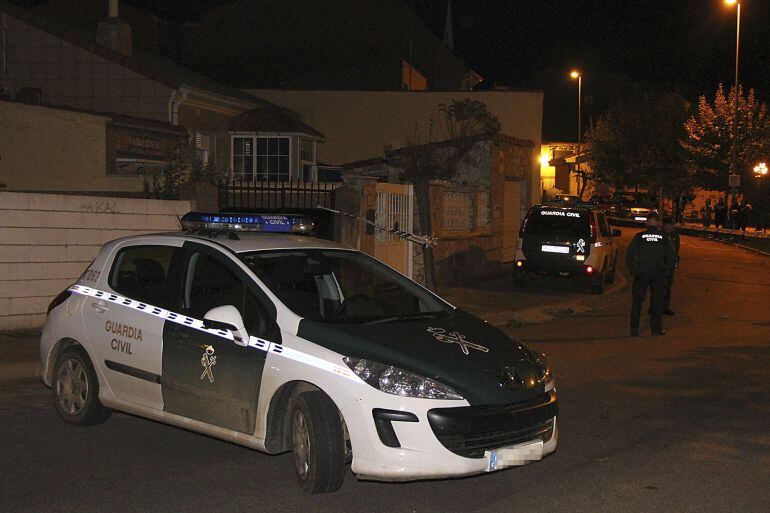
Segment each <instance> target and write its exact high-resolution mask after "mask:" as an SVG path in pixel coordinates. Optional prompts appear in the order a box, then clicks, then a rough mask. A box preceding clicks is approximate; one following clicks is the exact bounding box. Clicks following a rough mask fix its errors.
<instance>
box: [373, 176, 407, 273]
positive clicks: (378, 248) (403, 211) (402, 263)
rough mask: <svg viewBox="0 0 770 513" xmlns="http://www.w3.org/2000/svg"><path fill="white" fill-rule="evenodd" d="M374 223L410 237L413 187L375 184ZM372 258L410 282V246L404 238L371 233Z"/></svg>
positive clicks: (384, 233) (378, 231)
mask: <svg viewBox="0 0 770 513" xmlns="http://www.w3.org/2000/svg"><path fill="white" fill-rule="evenodd" d="M375 223H377V225H379V226H384V227H387V228H390V229H395V230H401V231H405V232H409V233H411V232H412V230H413V229H414V191H413V187H412V186H411V185H404V184H395V183H378V184H377V210H376V211H375ZM374 256H375V258H377V259H378V260H381V261H383V262H385V263H386V264H388V265H389V266H391V267H392V268H394V269H396V270H397V271H399V272H401V273H402V274H405V275H406V276H409V277H410V278H411V276H412V243H410V242H409V241H407V240H405V239H404V238H402V237H399V236H398V235H395V234H392V233H388V232H386V231H383V230H375V236H374Z"/></svg>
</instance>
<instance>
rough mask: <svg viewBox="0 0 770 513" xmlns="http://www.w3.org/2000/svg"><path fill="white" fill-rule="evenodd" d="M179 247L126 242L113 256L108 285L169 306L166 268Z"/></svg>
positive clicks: (124, 293)
mask: <svg viewBox="0 0 770 513" xmlns="http://www.w3.org/2000/svg"><path fill="white" fill-rule="evenodd" d="M178 250H179V248H177V247H174V246H161V245H153V246H129V247H127V248H123V249H121V250H120V251H119V252H118V254H117V255H116V256H115V261H114V263H113V265H112V270H111V271H110V278H109V282H108V283H109V285H110V287H111V288H112V290H114V291H115V292H117V293H118V294H121V295H124V296H126V297H129V298H131V299H135V300H137V301H141V302H143V303H148V304H151V305H154V306H162V307H168V305H169V300H170V299H171V294H170V290H169V288H170V287H169V285H170V283H169V280H168V276H169V269H170V268H171V262H172V260H173V259H174V256H175V254H176V252H177V251H178Z"/></svg>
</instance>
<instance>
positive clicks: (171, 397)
mask: <svg viewBox="0 0 770 513" xmlns="http://www.w3.org/2000/svg"><path fill="white" fill-rule="evenodd" d="M184 253H185V256H184V258H183V262H184V263H183V265H182V268H183V272H182V273H181V274H180V280H181V284H180V290H181V292H182V294H181V309H180V312H179V313H180V314H181V315H182V316H184V317H185V318H186V319H193V320H194V322H193V324H192V325H190V324H188V323H185V322H167V323H166V326H165V329H164V332H163V340H164V345H163V384H162V390H163V402H164V409H165V411H168V412H170V413H175V414H177V415H182V416H184V417H188V418H192V419H196V420H200V421H203V422H206V423H209V424H213V425H216V426H221V427H224V428H227V429H233V430H236V431H241V432H244V433H253V432H254V430H255V423H256V411H257V400H258V398H259V389H260V384H261V381H262V372H263V370H264V365H265V359H266V356H267V353H266V352H265V351H264V350H260V349H258V348H255V347H248V346H242V345H238V344H236V343H235V342H234V341H233V340H231V339H228V338H224V337H222V336H220V335H217V334H216V333H214V332H209V331H205V330H201V329H199V328H196V327H195V325H197V321H202V320H203V319H204V316H205V314H206V312H208V311H209V310H211V309H212V308H215V307H219V306H225V305H232V306H235V307H236V308H237V309H238V311H239V312H240V314H241V316H242V317H243V320H244V325H245V327H246V331H247V332H248V334H249V335H250V336H256V337H259V338H263V339H268V340H271V341H273V342H278V341H279V340H278V338H279V337H280V331H279V330H278V328H277V325H276V323H275V317H276V316H275V307H274V305H273V304H272V303H271V302H270V301H269V300H268V299H267V297H266V296H265V295H264V293H263V292H262V291H261V289H259V287H258V286H257V284H256V283H254V281H253V280H252V279H250V278H249V276H248V275H247V274H246V273H245V272H244V271H243V270H242V269H241V268H240V267H239V266H238V265H237V264H236V263H235V262H234V261H233V260H232V259H231V258H230V257H229V256H227V255H226V254H224V253H222V252H221V251H219V250H217V249H215V248H212V247H211V246H208V245H204V244H199V243H194V242H187V243H185V245H184Z"/></svg>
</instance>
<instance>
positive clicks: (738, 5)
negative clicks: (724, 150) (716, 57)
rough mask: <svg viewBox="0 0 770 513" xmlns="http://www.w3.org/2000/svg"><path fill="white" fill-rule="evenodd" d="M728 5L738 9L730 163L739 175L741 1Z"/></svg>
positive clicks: (732, 171)
mask: <svg viewBox="0 0 770 513" xmlns="http://www.w3.org/2000/svg"><path fill="white" fill-rule="evenodd" d="M725 3H726V4H727V5H730V6H732V5H735V6H736V8H737V22H736V29H735V94H734V98H733V144H732V161H731V162H730V174H731V175H736V174H738V71H739V69H740V56H741V0H725ZM731 188H732V196H733V197H732V204H733V205H735V203H736V199H737V196H738V189H737V187H736V186H735V185H733V186H732V187H731Z"/></svg>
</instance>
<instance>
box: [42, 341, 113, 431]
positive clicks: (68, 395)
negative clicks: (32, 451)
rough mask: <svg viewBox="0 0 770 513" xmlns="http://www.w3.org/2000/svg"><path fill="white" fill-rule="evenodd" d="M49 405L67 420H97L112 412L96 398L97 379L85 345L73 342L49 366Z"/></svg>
mask: <svg viewBox="0 0 770 513" xmlns="http://www.w3.org/2000/svg"><path fill="white" fill-rule="evenodd" d="M51 391H52V392H53V405H54V408H55V409H56V413H58V414H59V417H60V418H61V419H62V420H63V421H64V422H66V423H67V424H72V425H73V426H92V425H95V424H101V423H102V422H104V421H105V420H107V419H108V418H109V416H110V415H111V414H112V410H111V409H110V408H107V407H105V406H104V405H102V403H101V402H100V401H99V380H98V379H97V378H96V372H95V371H94V367H93V365H91V360H90V359H89V358H88V354H87V353H86V351H85V349H83V348H82V347H80V346H74V347H71V348H69V349H66V350H65V351H64V352H62V354H60V355H59V357H58V358H57V359H56V364H55V365H54V369H53V383H52V386H51Z"/></svg>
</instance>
